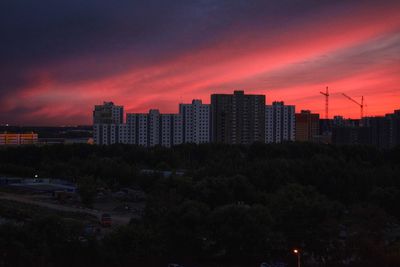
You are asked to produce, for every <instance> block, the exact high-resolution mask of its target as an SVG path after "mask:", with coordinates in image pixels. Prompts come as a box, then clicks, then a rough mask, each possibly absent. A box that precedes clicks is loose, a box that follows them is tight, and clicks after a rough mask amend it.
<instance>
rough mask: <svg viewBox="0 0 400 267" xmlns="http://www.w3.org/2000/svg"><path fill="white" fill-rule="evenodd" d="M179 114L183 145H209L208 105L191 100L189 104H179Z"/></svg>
mask: <svg viewBox="0 0 400 267" xmlns="http://www.w3.org/2000/svg"><path fill="white" fill-rule="evenodd" d="M179 114H180V115H181V117H182V129H183V143H195V144H201V143H209V142H210V141H211V138H210V135H211V132H210V105H208V104H203V103H202V101H201V100H193V101H192V103H191V104H180V105H179Z"/></svg>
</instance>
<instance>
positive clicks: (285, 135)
mask: <svg viewBox="0 0 400 267" xmlns="http://www.w3.org/2000/svg"><path fill="white" fill-rule="evenodd" d="M295 127H296V123H295V106H288V105H285V104H284V102H273V103H272V105H267V106H265V142H266V143H282V142H285V141H294V140H295Z"/></svg>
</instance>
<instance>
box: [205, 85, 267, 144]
mask: <svg viewBox="0 0 400 267" xmlns="http://www.w3.org/2000/svg"><path fill="white" fill-rule="evenodd" d="M211 141H212V142H216V143H226V144H251V143H254V142H265V96H264V95H247V94H244V92H243V91H234V93H233V94H213V95H211Z"/></svg>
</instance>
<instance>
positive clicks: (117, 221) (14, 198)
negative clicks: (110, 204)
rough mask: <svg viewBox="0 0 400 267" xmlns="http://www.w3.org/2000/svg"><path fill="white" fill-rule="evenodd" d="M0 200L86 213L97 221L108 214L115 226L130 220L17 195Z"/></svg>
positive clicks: (0, 194) (129, 217) (1, 195)
mask: <svg viewBox="0 0 400 267" xmlns="http://www.w3.org/2000/svg"><path fill="white" fill-rule="evenodd" d="M0 199H5V200H11V201H16V202H21V203H25V204H31V205H36V206H40V207H44V208H48V209H52V210H59V211H66V212H79V213H86V214H90V215H93V216H96V217H97V218H98V219H99V220H100V217H101V215H102V214H103V213H108V214H111V216H112V219H113V225H116V226H117V225H123V224H128V223H129V221H130V219H131V216H129V215H127V216H121V215H116V214H113V213H112V212H111V213H110V212H105V211H101V210H93V209H87V208H79V207H69V206H65V205H61V204H56V203H47V202H43V201H38V200H34V199H31V198H30V197H29V196H25V195H17V194H10V193H3V192H2V193H0Z"/></svg>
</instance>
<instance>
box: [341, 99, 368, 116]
mask: <svg viewBox="0 0 400 267" xmlns="http://www.w3.org/2000/svg"><path fill="white" fill-rule="evenodd" d="M342 95H343V96H344V97H346V98H347V99H349V100H350V101H352V102H354V103H356V104H357V105H358V106H360V110H361V118H360V119H361V120H362V118H363V117H364V96H362V97H361V103H359V102H357V101H356V100H354V99H353V98H351V97H350V96H348V95H346V94H344V93H342Z"/></svg>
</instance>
